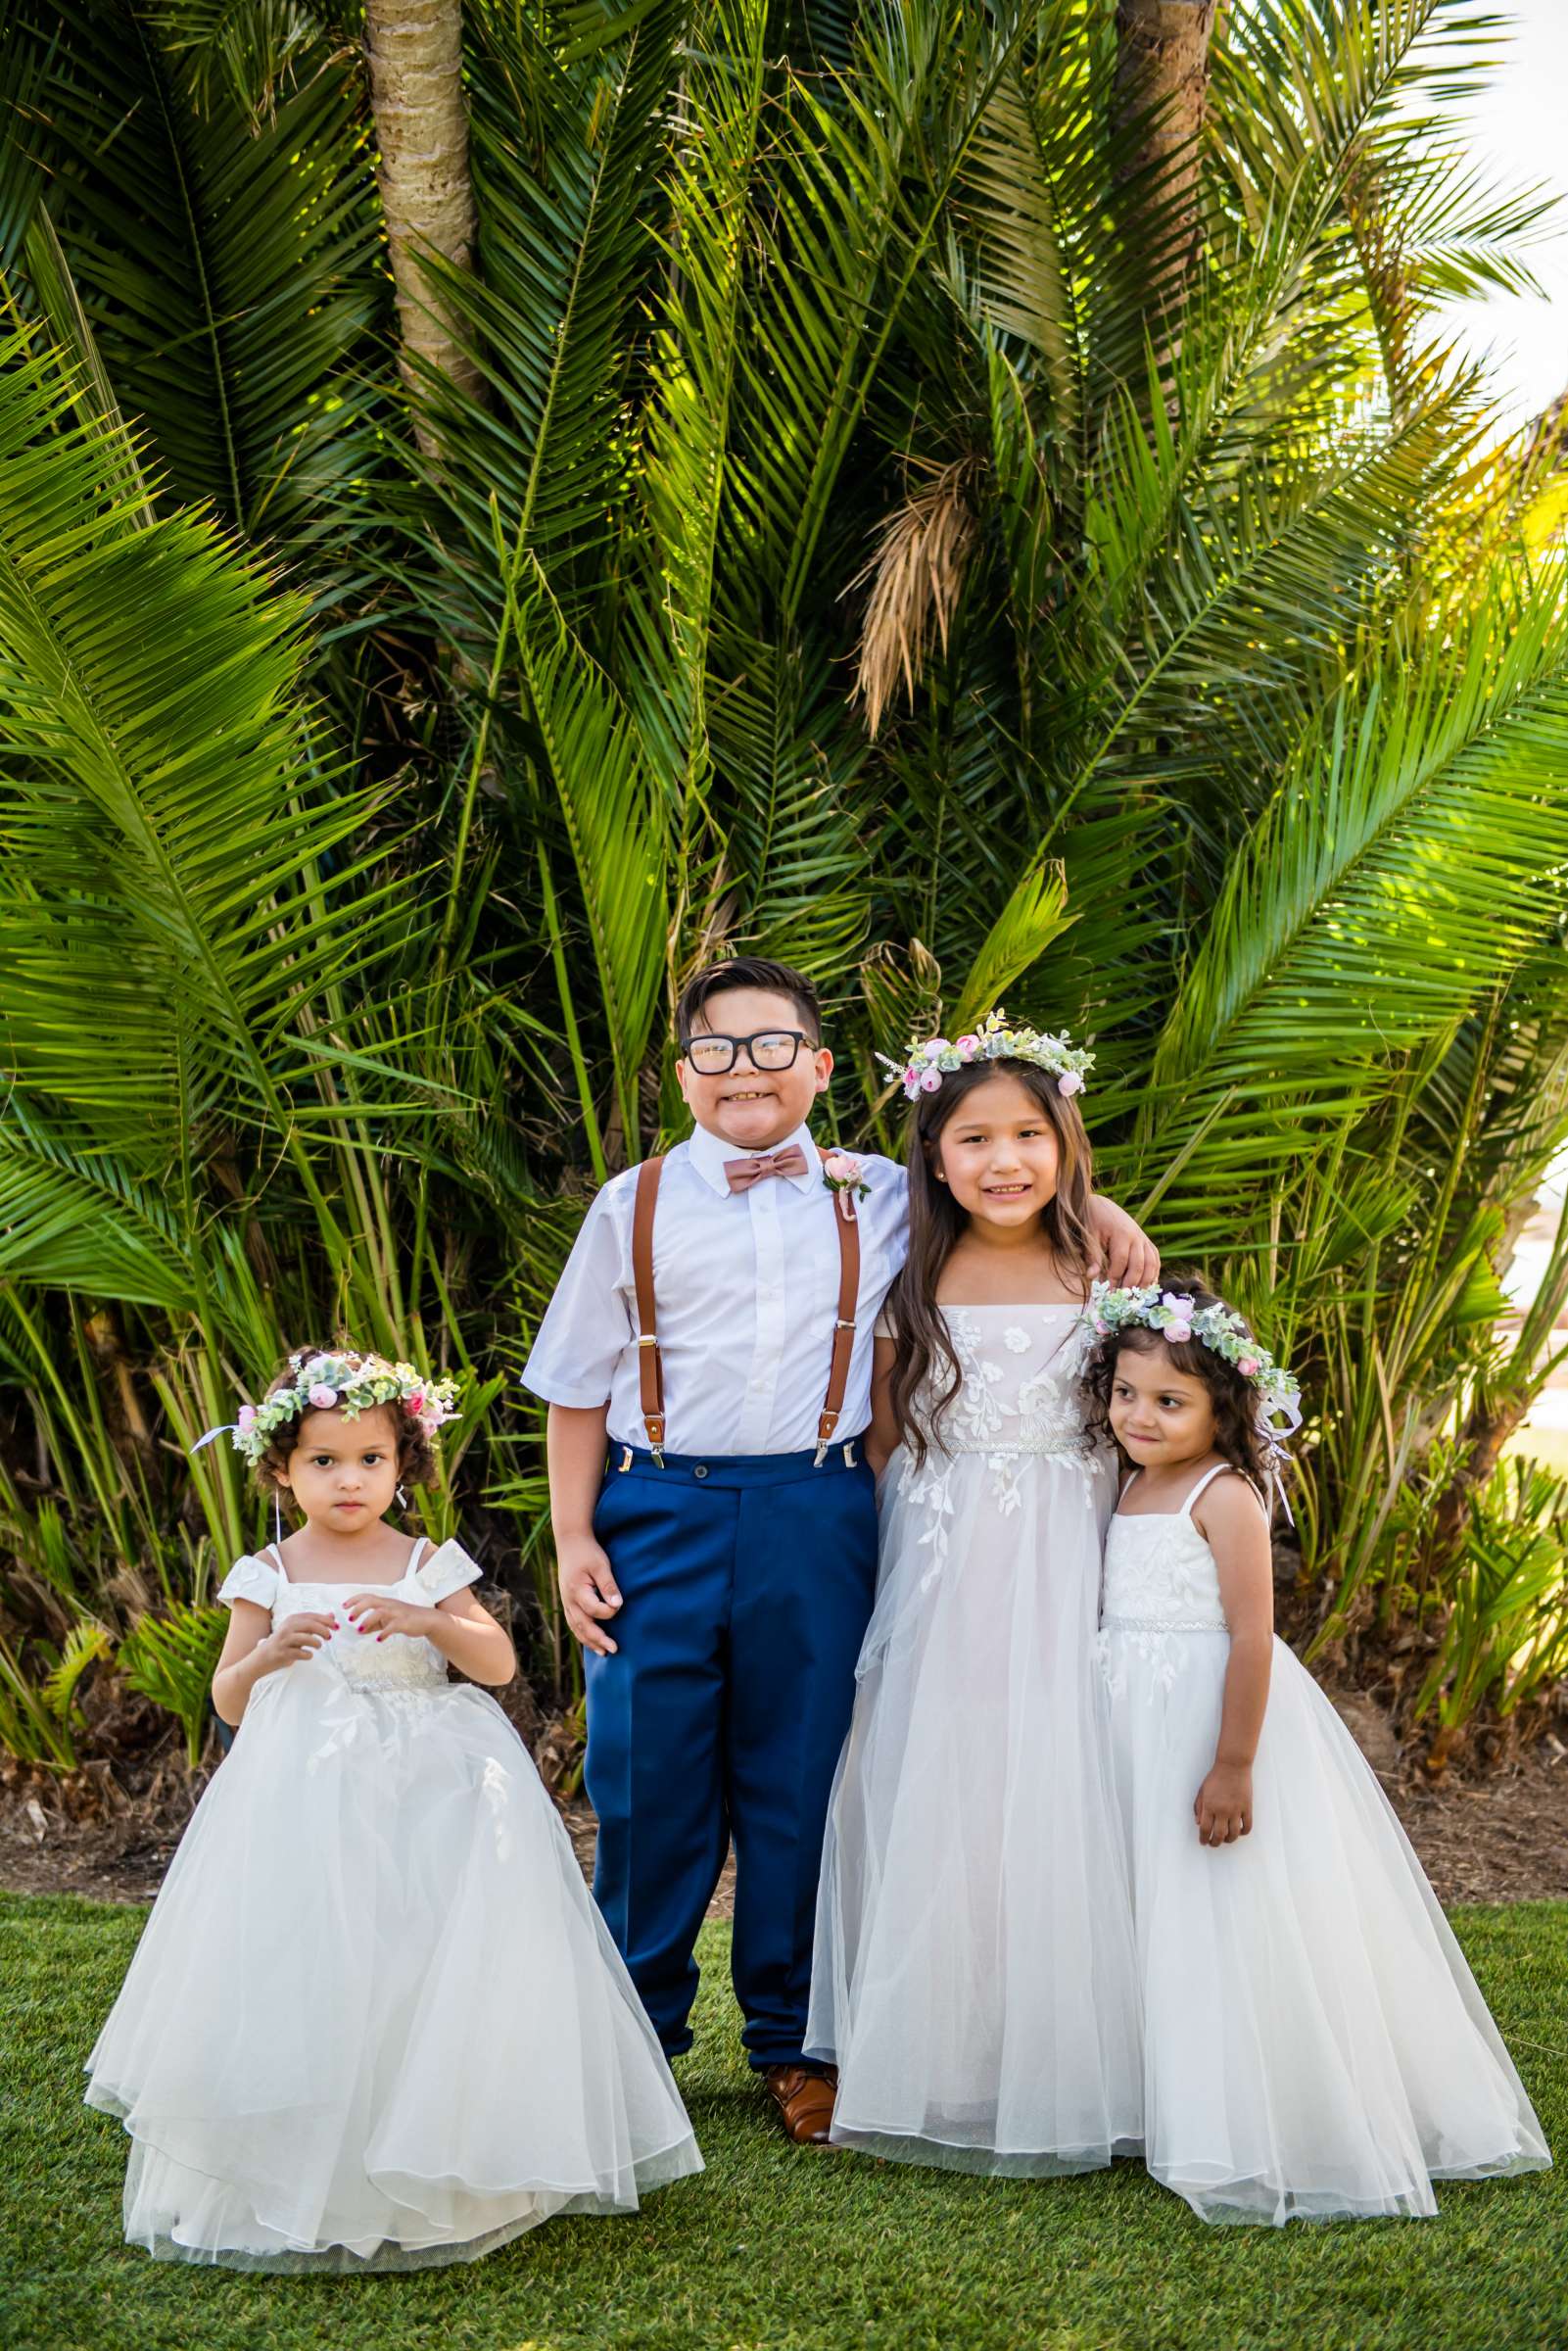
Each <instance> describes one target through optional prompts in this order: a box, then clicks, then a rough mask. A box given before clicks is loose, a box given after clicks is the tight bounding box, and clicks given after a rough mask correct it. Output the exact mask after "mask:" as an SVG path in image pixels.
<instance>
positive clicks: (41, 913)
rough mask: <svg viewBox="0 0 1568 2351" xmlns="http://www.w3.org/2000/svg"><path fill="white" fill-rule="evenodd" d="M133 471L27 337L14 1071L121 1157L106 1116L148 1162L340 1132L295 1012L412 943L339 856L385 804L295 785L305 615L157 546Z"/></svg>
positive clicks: (182, 531)
mask: <svg viewBox="0 0 1568 2351" xmlns="http://www.w3.org/2000/svg"><path fill="white" fill-rule="evenodd" d="M121 478H122V467H121V461H120V456H119V447H118V442H117V438H116V436H115V435H113V434H112V433H107V434H106V433H105V432H104V431H103V430H102V429H101V428H100V429H91V428H86V427H83V426H82V425H81V424H80V423H79V422H78V421H77V420H76V419H75V417H74V415H73V414H72V403H71V396H70V393H69V390H67V389H63V388H62V385H61V382H60V378H59V375H58V371H57V370H56V369H55V367H54V366H53V364H52V362H51V360H49V358H48V355H47V354H45V353H42V352H41V351H40V350H39V349H38V348H36V346H35V345H33V344H31V343H29V341H28V340H27V338H25V337H24V336H23V335H22V334H19V333H14V334H13V335H12V336H11V337H9V338H8V339H7V341H6V343H5V346H4V348H3V349H0V740H3V743H4V745H5V750H6V754H7V766H6V775H7V781H6V785H5V792H4V799H3V801H0V811H3V814H0V823H3V829H4V836H5V840H6V849H7V854H6V858H5V864H4V877H3V882H0V960H3V965H4V970H5V975H6V979H5V990H4V994H5V1012H4V1017H5V1021H6V1026H7V1031H8V1033H9V1037H10V1051H11V1057H12V1066H13V1067H14V1069H15V1070H16V1071H17V1072H18V1073H19V1075H20V1076H21V1078H22V1080H23V1082H24V1084H25V1085H26V1086H28V1087H29V1088H35V1089H37V1090H39V1091H41V1092H42V1093H43V1094H46V1095H54V1096H56V1097H58V1098H59V1099H60V1100H61V1101H64V1102H67V1103H70V1104H72V1105H74V1106H75V1108H76V1109H77V1110H79V1111H83V1112H88V1111H90V1112H91V1113H92V1114H93V1115H94V1116H95V1117H96V1118H98V1119H99V1120H100V1121H101V1122H103V1125H102V1126H101V1129H100V1131H101V1132H102V1133H103V1134H104V1135H105V1137H106V1139H107V1136H108V1134H109V1133H110V1132H111V1131H115V1130H117V1129H116V1125H115V1123H118V1132H119V1138H120V1145H121V1148H122V1149H123V1150H124V1151H125V1153H126V1155H127V1157H128V1159H129V1160H130V1163H131V1164H132V1165H137V1166H141V1167H144V1168H149V1169H158V1168H160V1167H162V1166H164V1165H166V1164H167V1160H168V1159H169V1158H182V1157H183V1156H184V1154H185V1153H186V1151H188V1149H189V1147H190V1140H189V1138H190V1136H191V1132H192V1128H193V1125H194V1124H195V1123H196V1122H199V1121H201V1120H203V1119H209V1118H226V1119H233V1120H238V1121H240V1122H241V1123H242V1124H245V1125H254V1124H257V1123H265V1124H266V1125H268V1126H269V1127H271V1128H273V1130H274V1131H278V1132H283V1133H289V1134H294V1135H296V1136H297V1135H298V1129H299V1126H300V1121H301V1119H302V1117H303V1118H305V1119H307V1120H308V1119H309V1118H310V1117H312V1116H321V1117H326V1116H328V1115H329V1110H330V1106H329V1105H327V1104H325V1103H323V1102H321V1101H320V1099H319V1096H318V1095H313V1089H314V1085H315V1080H316V1078H317V1075H318V1073H319V1072H320V1070H321V1069H322V1068H323V1067H327V1066H330V1064H331V1061H332V1059H333V1057H334V1055H335V1054H336V1053H338V1052H340V1051H341V1050H342V1049H343V1047H342V1044H341V1042H340V1041H339V1040H335V1039H334V1038H332V1037H331V1036H330V1035H317V1034H315V1033H313V1032H311V1031H310V1029H309V1026H308V1024H307V1022H306V1020H305V1019H304V1017H303V1016H304V1015H306V1014H307V1013H308V1012H309V1008H310V1007H311V1006H312V1005H313V1004H316V1003H318V1002H319V1001H320V1000H322V999H323V998H324V997H325V996H327V995H328V994H329V992H330V990H331V989H332V988H333V987H334V986H335V985H337V984H341V983H343V982H344V981H346V980H348V979H351V978H353V977H355V976H356V975H357V976H358V977H359V978H360V980H361V981H362V980H363V978H364V977H365V975H366V973H367V971H368V969H369V967H370V966H371V965H372V964H373V962H374V960H375V957H376V955H377V953H378V951H380V950H382V949H383V948H384V947H385V945H386V943H387V940H388V937H389V935H395V934H397V933H398V932H402V931H406V930H407V929H409V928H410V925H409V922H408V919H407V917H406V916H405V915H404V913H403V912H402V911H401V910H400V908H399V905H398V903H397V899H396V896H395V894H394V893H392V892H391V890H390V888H376V887H373V886H370V885H369V884H368V881H367V873H368V865H367V861H366V860H364V859H362V858H361V859H360V860H359V861H358V863H357V864H356V863H355V862H353V861H346V859H345V855H344V852H345V850H346V849H347V847H348V844H349V843H350V842H351V841H352V840H354V838H355V837H356V835H358V834H361V833H362V829H363V828H364V826H365V825H366V823H367V822H368V820H369V818H370V816H371V813H372V811H373V810H374V809H375V807H376V806H377V804H378V802H379V800H380V798H381V796H382V795H381V794H380V793H379V792H376V791H374V790H367V789H364V788H359V789H355V790H347V791H342V792H334V791H332V790H330V789H322V788H321V787H320V786H319V785H318V786H316V787H315V788H314V789H312V790H310V791H309V794H307V792H306V791H305V790H304V789H303V787H302V776H303V775H304V774H305V773H308V772H309V766H308V762H309V726H308V723H307V721H306V719H305V717H304V715H303V713H302V711H301V710H300V709H299V707H298V706H297V705H296V704H295V703H294V701H293V699H292V696H293V695H294V693H295V690H296V687H297V683H298V678H299V671H300V664H301V658H302V648H301V643H300V635H299V622H300V607H299V605H298V604H297V603H296V602H295V601H294V600H291V599H288V598H286V597H283V596H280V595H278V594H277V593H276V592H275V591H269V590H268V589H267V588H266V587H265V586H264V585H263V582H262V581H261V578H260V577H259V576H258V574H257V572H256V571H255V569H254V568H253V567H251V566H250V565H248V564H247V563H246V562H245V561H244V560H242V559H241V558H240V557H239V556H238V555H237V554H236V553H235V552H234V551H233V550H231V549H230V548H229V547H227V546H225V545H224V543H223V542H222V540H221V539H220V538H219V537H218V536H217V534H216V533H215V532H214V530H213V528H212V527H211V525H210V524H207V523H204V522H202V521H199V520H198V519H196V518H195V517H193V516H191V515H189V514H187V513H184V512H177V513H174V514H170V515H166V516H164V517H163V518H161V519H160V520H159V521H158V522H157V523H156V524H155V525H154V526H153V527H152V528H146V527H144V524H145V516H144V514H143V513H142V511H141V510H140V508H139V506H138V505H134V504H127V502H126V501H125V499H124V497H123V495H121V494H119V483H120V480H121ZM68 555H69V560H68V559H67V558H68ZM389 1082H390V1080H389ZM291 1090H295V1091H296V1092H297V1095H298V1099H297V1100H296V1101H295V1102H294V1103H293V1104H292V1105H291V1107H290V1108H289V1109H288V1110H287V1111H285V1110H284V1107H283V1105H284V1101H285V1098H286V1097H287V1096H288V1095H289V1093H290V1092H291ZM294 1156H295V1158H296V1162H297V1164H302V1165H303V1163H304V1157H305V1154H304V1146H303V1144H301V1143H300V1142H298V1140H297V1141H296V1143H295V1145H294Z"/></svg>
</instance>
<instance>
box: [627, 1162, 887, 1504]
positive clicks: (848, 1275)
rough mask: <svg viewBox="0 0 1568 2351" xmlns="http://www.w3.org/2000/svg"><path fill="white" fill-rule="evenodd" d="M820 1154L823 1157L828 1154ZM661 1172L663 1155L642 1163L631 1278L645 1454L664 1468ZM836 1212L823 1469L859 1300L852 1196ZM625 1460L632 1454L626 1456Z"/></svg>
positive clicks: (820, 1430) (842, 1197)
mask: <svg viewBox="0 0 1568 2351" xmlns="http://www.w3.org/2000/svg"><path fill="white" fill-rule="evenodd" d="M819 1155H820V1156H821V1157H822V1158H823V1159H826V1158H827V1156H828V1154H827V1152H826V1151H821V1149H820V1146H819ZM663 1174H664V1156H663V1154H662V1152H661V1153H660V1154H659V1155H658V1156H657V1157H656V1158H653V1159H645V1160H644V1161H643V1162H642V1165H641V1167H640V1168H639V1169H638V1172H637V1194H636V1200H635V1204H634V1206H633V1210H632V1280H633V1284H634V1286H635V1288H636V1291H637V1324H638V1341H637V1376H638V1390H639V1397H640V1401H641V1407H642V1420H643V1425H644V1426H645V1427H646V1429H647V1432H648V1450H649V1451H650V1452H651V1454H652V1456H653V1459H654V1460H655V1461H656V1462H657V1463H658V1464H659V1467H660V1468H661V1469H662V1468H663V1466H664V1365H663V1362H662V1360H661V1359H660V1355H659V1342H658V1336H657V1328H656V1321H655V1316H654V1309H653V1216H654V1211H655V1209H656V1208H657V1206H658V1199H659V1178H660V1176H662V1175H663ZM835 1202H836V1207H837V1210H838V1214H837V1215H836V1216H835V1217H834V1220H833V1222H834V1223H835V1224H836V1225H837V1227H838V1312H837V1315H836V1317H835V1319H834V1321H833V1343H832V1356H831V1358H830V1360H829V1365H828V1393H827V1395H826V1397H825V1398H824V1399H823V1407H822V1411H821V1413H820V1414H819V1415H818V1416H817V1458H816V1463H815V1466H816V1467H817V1468H819V1469H820V1468H821V1466H822V1464H823V1463H824V1461H825V1460H826V1459H827V1455H828V1448H829V1446H830V1445H831V1444H832V1439H833V1430H834V1429H835V1428H836V1427H837V1425H838V1415H839V1414H840V1413H841V1412H842V1411H843V1409H844V1396H845V1394H846V1392H847V1390H848V1387H849V1365H850V1359H851V1357H852V1356H853V1354H854V1352H855V1310H856V1307H857V1306H858V1305H859V1302H860V1223H859V1220H858V1218H857V1217H856V1215H855V1213H854V1211H855V1203H854V1196H853V1194H852V1193H850V1192H847V1191H843V1192H839V1193H837V1194H836V1195H835ZM627 1459H628V1460H630V1459H631V1456H630V1455H628V1457H627Z"/></svg>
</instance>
